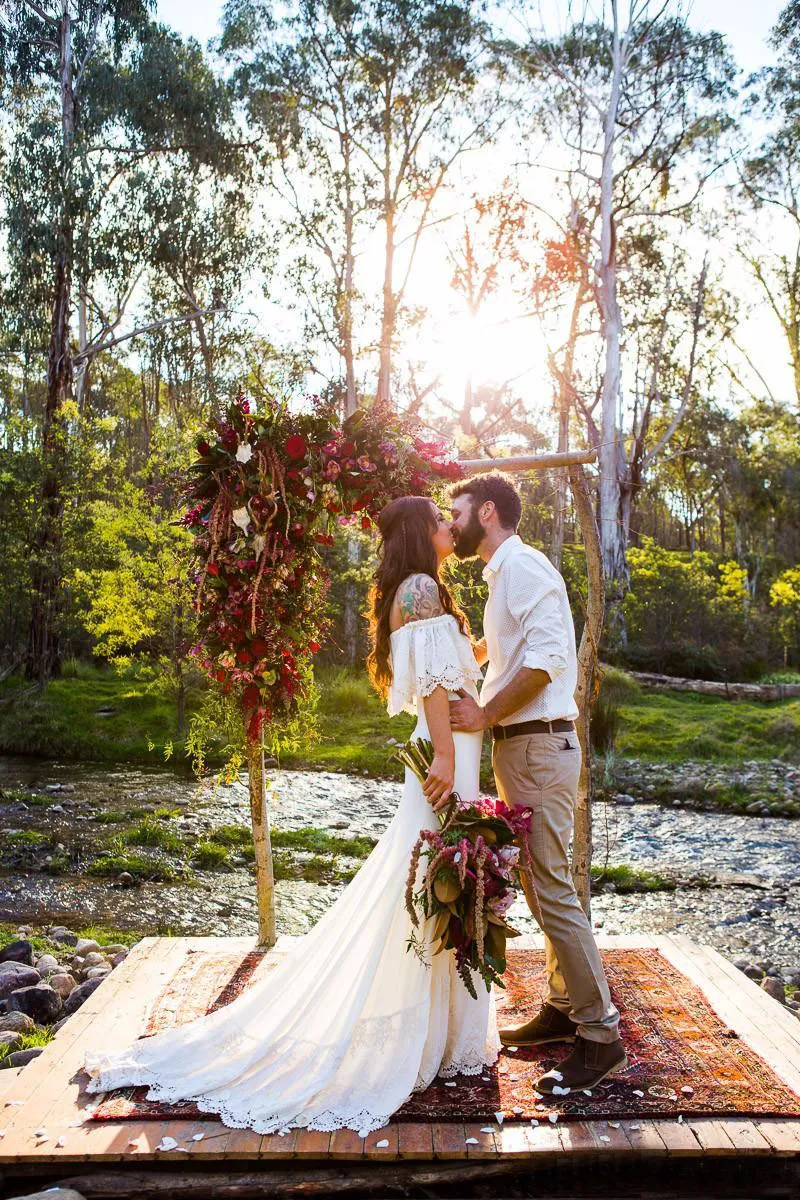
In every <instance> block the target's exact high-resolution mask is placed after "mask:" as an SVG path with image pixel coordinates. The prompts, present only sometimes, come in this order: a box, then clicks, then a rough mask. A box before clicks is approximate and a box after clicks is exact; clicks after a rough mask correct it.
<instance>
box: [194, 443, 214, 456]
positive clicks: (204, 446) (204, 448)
mask: <svg viewBox="0 0 800 1200" xmlns="http://www.w3.org/2000/svg"><path fill="white" fill-rule="evenodd" d="M197 453H198V454H210V453H211V447H210V446H209V444H208V442H205V441H201V442H198V443H197Z"/></svg>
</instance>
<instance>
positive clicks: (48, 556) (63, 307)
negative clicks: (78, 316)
mask: <svg viewBox="0 0 800 1200" xmlns="http://www.w3.org/2000/svg"><path fill="white" fill-rule="evenodd" d="M58 33H59V61H60V76H61V179H60V184H61V196H60V202H59V206H60V214H59V224H58V230H57V234H56V252H55V261H54V281H53V307H52V316H51V322H50V348H49V351H48V356H47V396H46V399H45V408H44V416H43V422H42V457H43V460H44V471H43V477H42V491H41V503H40V511H39V521H38V528H37V530H36V533H35V535H34V537H33V539H32V546H31V561H32V572H31V575H32V582H31V589H32V602H31V615H30V626H29V631H28V647H27V655H26V663H25V674H26V675H27V677H28V678H29V679H35V680H37V681H38V682H39V683H46V682H47V680H48V679H50V678H51V677H52V676H53V675H54V674H55V673H56V672H57V671H58V668H59V648H58V611H59V607H60V601H61V583H62V580H61V540H62V530H63V516H64V483H65V476H66V457H67V430H66V427H65V425H64V421H63V412H62V409H63V405H64V402H65V401H66V400H67V399H68V398H69V395H70V391H71V388H72V355H71V352H70V344H69V316H70V302H71V287H72V258H73V240H74V237H73V226H72V219H73V218H72V213H71V204H70V199H71V192H72V159H73V150H74V143H75V98H74V95H73V91H72V22H71V18H70V14H69V10H68V8H67V5H66V3H65V4H64V9H63V15H62V18H61V21H60V22H59V26H58Z"/></svg>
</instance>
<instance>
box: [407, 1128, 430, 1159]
mask: <svg viewBox="0 0 800 1200" xmlns="http://www.w3.org/2000/svg"><path fill="white" fill-rule="evenodd" d="M398 1150H399V1153H400V1157H401V1158H417V1159H419V1158H424V1159H431V1158H433V1126H432V1125H426V1124H423V1123H422V1122H420V1123H419V1124H416V1123H409V1124H405V1123H404V1122H403V1123H402V1124H400V1125H399V1126H398Z"/></svg>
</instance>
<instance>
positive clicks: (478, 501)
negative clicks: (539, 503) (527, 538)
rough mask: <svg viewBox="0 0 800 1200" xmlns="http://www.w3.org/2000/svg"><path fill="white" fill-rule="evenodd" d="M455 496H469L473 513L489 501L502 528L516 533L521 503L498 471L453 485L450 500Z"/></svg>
mask: <svg viewBox="0 0 800 1200" xmlns="http://www.w3.org/2000/svg"><path fill="white" fill-rule="evenodd" d="M457 496H469V498H470V500H471V501H472V511H473V512H475V510H476V509H477V508H480V506H481V505H482V504H485V503H486V501H487V500H491V501H492V503H493V504H494V507H495V510H496V512H497V515H498V517H499V518H500V524H501V525H502V526H503V528H504V529H513V530H514V531H515V532H516V528H517V526H518V525H519V520H520V517H521V516H522V501H521V500H520V497H519V492H518V491H517V489H516V488H515V487H514V485H513V483H512V482H511V480H510V479H509V478H508V477H507V476H505V475H501V474H500V472H499V471H488V472H487V473H486V474H485V475H473V476H472V478H471V479H465V480H463V481H462V482H461V483H456V484H454V485H453V487H452V488H451V489H450V498H451V499H452V500H455V499H456V497H457Z"/></svg>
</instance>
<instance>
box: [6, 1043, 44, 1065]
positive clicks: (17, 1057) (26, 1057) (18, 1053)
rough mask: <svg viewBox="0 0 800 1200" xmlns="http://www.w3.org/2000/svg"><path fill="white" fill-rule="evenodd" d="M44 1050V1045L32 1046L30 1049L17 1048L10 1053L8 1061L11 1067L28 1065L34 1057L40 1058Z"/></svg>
mask: <svg viewBox="0 0 800 1200" xmlns="http://www.w3.org/2000/svg"><path fill="white" fill-rule="evenodd" d="M43 1050H44V1046H32V1047H31V1049H30V1050H15V1051H14V1053H13V1054H9V1055H8V1057H7V1058H6V1062H7V1063H8V1065H9V1066H10V1067H26V1066H27V1065H28V1063H29V1062H32V1061H33V1059H34V1058H38V1057H39V1055H40V1054H41V1053H42V1051H43Z"/></svg>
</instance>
